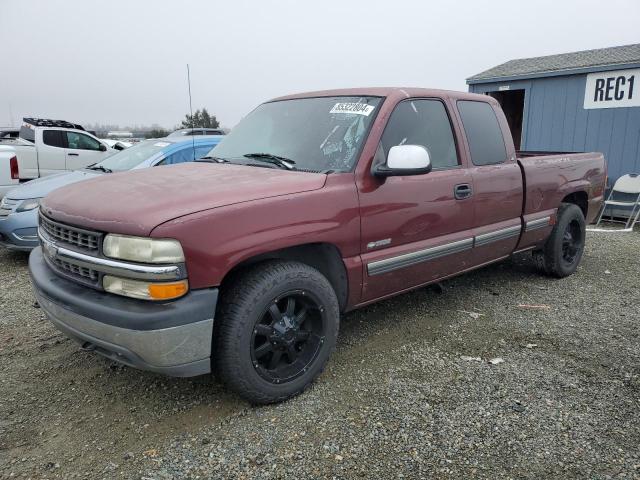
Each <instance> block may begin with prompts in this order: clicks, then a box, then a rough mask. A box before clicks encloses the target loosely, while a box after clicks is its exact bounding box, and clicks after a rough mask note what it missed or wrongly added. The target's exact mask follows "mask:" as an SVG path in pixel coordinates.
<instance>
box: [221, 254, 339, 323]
mask: <svg viewBox="0 0 640 480" xmlns="http://www.w3.org/2000/svg"><path fill="white" fill-rule="evenodd" d="M268 260H290V261H296V262H301V263H305V264H307V265H309V266H311V267H313V268H315V269H317V270H318V271H319V272H320V273H322V274H323V275H324V276H325V277H326V278H327V280H329V283H331V286H332V287H333V290H334V291H335V292H336V296H337V297H338V304H339V305H340V310H341V311H343V310H344V309H345V308H346V306H347V298H348V294H349V283H348V280H347V269H346V267H345V266H344V263H343V261H342V255H340V251H339V250H338V248H337V247H336V246H335V245H331V244H329V243H311V244H306V245H298V246H295V247H289V248H284V249H281V250H274V251H273V252H268V253H263V254H261V255H257V256H255V257H251V258H249V259H247V260H244V261H243V262H241V263H239V264H238V265H236V266H235V267H233V268H232V269H231V270H230V271H229V272H227V274H226V275H225V276H224V278H223V279H222V282H221V284H220V288H221V289H224V288H225V285H227V284H228V283H229V282H231V281H233V279H234V278H236V277H237V275H240V274H242V272H243V271H244V270H246V269H247V268H250V267H252V266H255V265H256V264H258V263H262V262H265V261H268Z"/></svg>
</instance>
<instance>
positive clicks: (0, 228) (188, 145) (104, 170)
mask: <svg viewBox="0 0 640 480" xmlns="http://www.w3.org/2000/svg"><path fill="white" fill-rule="evenodd" d="M223 138H224V136H222V135H215V136H213V135H212V136H198V137H192V136H188V137H171V138H160V139H153V140H146V141H144V142H140V143H139V144H137V145H134V146H133V147H130V148H127V149H126V150H122V151H120V152H118V153H115V154H113V155H111V156H109V157H107V158H105V159H104V160H103V161H101V162H100V163H96V164H95V165H91V166H89V167H87V168H85V169H82V170H76V171H73V172H64V173H58V174H55V175H49V176H47V177H43V178H39V179H37V180H32V181H30V182H28V183H25V184H23V185H21V186H19V187H16V188H14V189H12V190H10V191H9V192H8V193H7V194H6V195H5V196H4V198H3V199H2V202H0V245H1V246H3V247H6V248H8V249H11V250H24V251H29V250H31V249H33V248H35V247H37V246H38V206H39V205H40V200H41V199H42V198H43V197H44V196H45V195H47V194H48V193H50V192H52V191H53V190H55V189H56V188H60V187H63V186H65V185H69V184H71V183H76V182H80V181H82V180H86V179H89V178H94V177H96V176H99V175H105V174H108V173H112V172H124V171H127V170H134V169H138V168H148V167H157V166H160V165H173V164H177V163H184V162H191V161H193V160H196V159H198V158H201V157H204V156H206V155H207V154H208V153H209V151H211V149H213V147H215V146H216V145H217V144H218V143H220V141H221V140H222V139H223Z"/></svg>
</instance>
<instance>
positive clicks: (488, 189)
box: [457, 97, 523, 266]
mask: <svg viewBox="0 0 640 480" xmlns="http://www.w3.org/2000/svg"><path fill="white" fill-rule="evenodd" d="M490 102H491V103H490ZM457 108H458V113H459V114H460V119H461V120H462V125H463V129H464V133H465V138H466V142H467V147H468V151H469V157H470V161H471V165H469V169H470V172H471V176H472V177H473V188H474V192H473V196H474V211H475V215H474V217H475V220H474V225H473V234H474V237H475V243H474V249H473V264H474V266H477V265H482V264H485V263H488V262H491V261H494V260H497V259H499V258H503V257H506V256H508V255H510V254H511V253H512V252H513V251H514V249H515V248H516V245H517V243H518V239H519V237H520V233H521V230H522V220H521V215H522V201H523V182H522V172H521V170H520V166H519V165H518V163H517V161H516V155H515V149H514V146H513V140H512V139H511V134H510V132H509V127H508V125H507V121H506V119H505V118H504V114H503V113H502V110H500V107H499V106H498V104H497V102H496V101H495V100H493V99H490V97H487V101H486V102H484V101H475V100H458V101H457Z"/></svg>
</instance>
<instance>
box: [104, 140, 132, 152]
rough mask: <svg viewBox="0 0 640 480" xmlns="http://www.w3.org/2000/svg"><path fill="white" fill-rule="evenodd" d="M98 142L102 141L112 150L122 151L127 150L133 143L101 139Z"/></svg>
mask: <svg viewBox="0 0 640 480" xmlns="http://www.w3.org/2000/svg"><path fill="white" fill-rule="evenodd" d="M100 140H102V141H103V142H104V143H106V144H107V145H109V146H110V147H111V148H113V149H114V150H124V149H125V148H129V147H130V146H131V145H133V143H131V142H125V141H122V140H112V139H110V138H101V139H100Z"/></svg>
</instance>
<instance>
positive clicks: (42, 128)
mask: <svg viewBox="0 0 640 480" xmlns="http://www.w3.org/2000/svg"><path fill="white" fill-rule="evenodd" d="M23 121H24V123H23V125H22V127H21V128H20V137H19V138H17V139H13V140H10V141H5V142H2V143H3V144H4V145H10V146H11V147H13V148H14V149H15V150H16V155H17V157H18V167H19V174H20V180H31V179H34V178H39V177H44V176H47V175H51V174H53V173H59V172H63V171H70V170H77V169H79V168H84V167H86V166H87V165H91V164H93V163H96V162H99V161H101V160H103V159H104V158H106V157H108V156H109V155H111V154H113V153H115V152H116V151H117V150H114V149H112V148H111V147H109V146H108V145H107V144H106V143H104V142H103V141H101V140H100V139H98V138H96V137H95V135H92V134H90V133H89V132H87V131H85V130H84V128H82V126H81V125H77V124H75V123H70V122H66V121H64V120H46V119H41V118H24V119H23Z"/></svg>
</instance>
